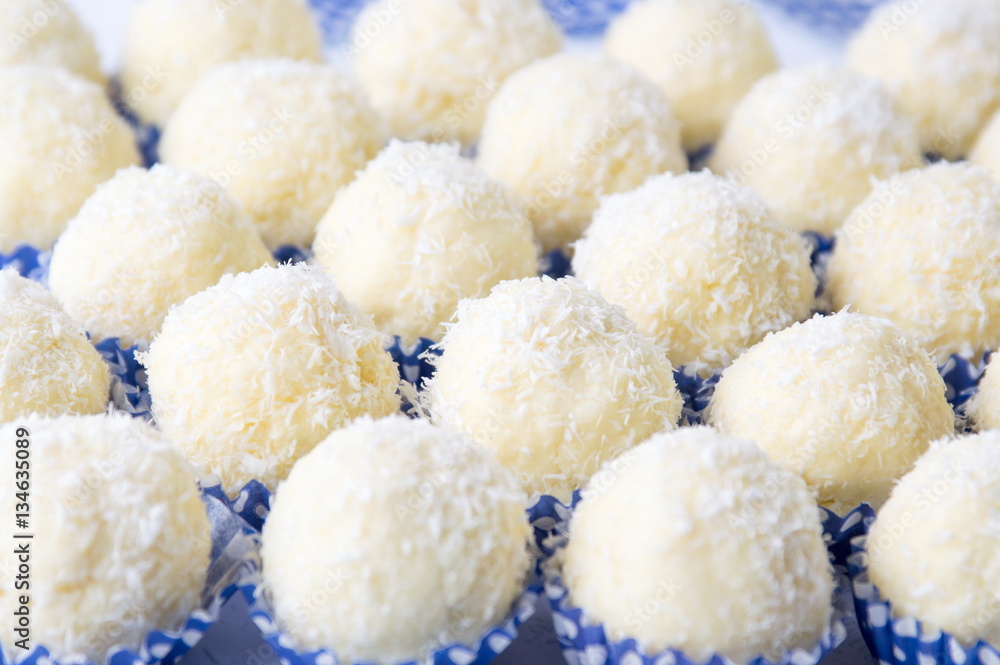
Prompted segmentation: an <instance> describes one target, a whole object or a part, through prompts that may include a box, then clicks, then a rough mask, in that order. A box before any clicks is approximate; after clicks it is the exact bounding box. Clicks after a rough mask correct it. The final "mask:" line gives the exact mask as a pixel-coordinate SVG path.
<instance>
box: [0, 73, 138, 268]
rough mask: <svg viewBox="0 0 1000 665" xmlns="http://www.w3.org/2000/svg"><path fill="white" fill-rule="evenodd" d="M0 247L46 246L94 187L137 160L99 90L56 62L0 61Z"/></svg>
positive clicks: (129, 137) (129, 133) (0, 249)
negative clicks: (2, 64) (46, 64)
mask: <svg viewBox="0 0 1000 665" xmlns="http://www.w3.org/2000/svg"><path fill="white" fill-rule="evenodd" d="M0 90H3V91H4V92H3V103H2V104H0V145H2V146H3V159H0V252H9V251H11V250H12V249H13V248H14V247H16V246H17V245H19V244H22V243H26V244H30V245H33V246H34V247H38V248H40V249H47V248H48V247H49V246H51V245H52V243H53V242H54V241H55V239H56V238H57V237H58V236H59V234H60V233H62V231H63V229H64V228H65V227H66V223H67V222H68V221H69V220H70V219H71V218H72V217H73V216H74V215H75V214H76V213H77V211H78V210H79V209H80V206H82V205H83V202H84V201H86V200H87V197H89V196H90V195H91V194H92V193H93V192H94V189H96V188H97V186H98V185H99V184H100V183H102V182H104V181H105V180H107V179H108V178H110V177H111V176H113V175H114V173H115V171H117V170H118V169H120V168H124V167H126V166H130V165H132V164H138V163H139V153H138V151H137V150H136V147H135V137H134V136H133V135H132V131H131V130H130V129H129V127H128V126H127V125H126V124H125V122H124V121H123V120H121V119H120V118H119V117H118V114H117V113H115V110H114V109H113V108H112V107H111V103H110V102H109V101H108V99H107V97H106V96H105V94H104V90H103V89H102V88H101V87H100V86H98V85H96V84H94V83H92V82H90V81H87V80H86V79H82V78H80V77H78V76H75V75H73V74H70V73H69V72H67V71H65V70H63V69H57V68H54V67H53V68H50V67H42V66H38V65H18V66H10V67H0Z"/></svg>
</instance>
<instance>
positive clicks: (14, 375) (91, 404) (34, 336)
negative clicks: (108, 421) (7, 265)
mask: <svg viewBox="0 0 1000 665" xmlns="http://www.w3.org/2000/svg"><path fill="white" fill-rule="evenodd" d="M110 381H111V378H110V375H109V374H108V366H107V363H105V362H104V359H103V358H101V354H99V353H98V352H97V349H95V348H94V347H93V346H91V344H90V341H88V340H87V334H86V333H85V332H84V331H83V329H82V328H81V327H80V326H79V325H78V324H77V323H76V322H75V321H73V320H72V319H71V318H70V317H69V316H68V315H67V314H66V312H64V311H63V310H62V308H61V307H60V306H59V303H58V302H57V301H56V299H55V297H54V296H53V295H52V294H51V293H49V292H48V291H46V290H45V288H44V287H42V286H41V285H40V284H38V283H36V282H32V281H30V280H27V279H25V278H23V277H21V276H19V275H18V274H17V273H16V272H14V270H12V269H8V270H3V271H0V423H7V422H12V421H14V420H16V419H19V418H23V417H24V416H27V415H28V414H29V413H37V414H40V415H43V416H56V415H60V414H63V413H78V414H87V413H101V412H102V411H104V410H105V409H107V407H108V387H109V384H110Z"/></svg>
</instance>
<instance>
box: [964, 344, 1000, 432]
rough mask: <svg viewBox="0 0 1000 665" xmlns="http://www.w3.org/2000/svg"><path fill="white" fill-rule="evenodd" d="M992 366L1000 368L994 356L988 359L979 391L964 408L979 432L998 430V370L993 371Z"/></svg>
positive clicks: (999, 370)
mask: <svg viewBox="0 0 1000 665" xmlns="http://www.w3.org/2000/svg"><path fill="white" fill-rule="evenodd" d="M994 365H996V366H997V367H1000V363H998V362H997V361H996V356H993V357H991V358H990V362H989V365H987V366H986V371H985V372H984V373H983V377H982V379H981V380H980V381H979V391H978V392H977V393H976V395H975V396H974V397H973V398H972V399H971V400H970V401H969V402H968V406H967V408H966V413H967V414H968V415H969V416H970V417H971V418H972V422H973V423H974V424H975V426H976V429H977V430H979V431H983V430H989V429H1000V369H993V366H994Z"/></svg>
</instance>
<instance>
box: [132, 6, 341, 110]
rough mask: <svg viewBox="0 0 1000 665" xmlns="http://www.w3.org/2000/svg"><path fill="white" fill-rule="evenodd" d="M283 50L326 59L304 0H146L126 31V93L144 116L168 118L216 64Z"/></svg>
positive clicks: (301, 56) (275, 55)
mask: <svg viewBox="0 0 1000 665" xmlns="http://www.w3.org/2000/svg"><path fill="white" fill-rule="evenodd" d="M280 57H288V58H293V59H295V60H313V61H317V62H318V61H319V60H320V59H321V41H320V34H319V28H318V26H317V25H316V22H315V20H314V19H313V17H312V15H311V14H310V12H309V8H308V6H307V5H306V3H305V2H304V0H141V1H140V2H137V3H136V4H135V5H134V6H133V7H132V8H131V11H130V14H129V18H128V28H127V30H126V31H125V43H124V46H123V53H122V71H121V78H122V94H123V97H124V99H125V101H126V102H127V103H128V104H129V105H130V106H131V107H132V108H133V109H134V110H135V111H136V113H138V115H139V117H140V118H141V119H142V120H143V122H146V123H151V124H155V125H161V126H162V125H163V124H164V123H166V121H167V120H168V119H169V118H170V115H171V114H172V113H173V112H174V109H176V108H177V105H178V104H179V103H180V101H181V99H182V98H183V97H184V95H185V94H187V92H188V91H189V90H190V89H191V88H192V87H193V86H194V84H195V82H196V81H197V80H198V79H199V78H200V77H201V76H202V75H203V74H204V73H205V72H207V71H209V70H210V69H212V68H214V67H217V66H219V65H223V64H226V63H229V62H236V61H237V60H245V59H248V58H280Z"/></svg>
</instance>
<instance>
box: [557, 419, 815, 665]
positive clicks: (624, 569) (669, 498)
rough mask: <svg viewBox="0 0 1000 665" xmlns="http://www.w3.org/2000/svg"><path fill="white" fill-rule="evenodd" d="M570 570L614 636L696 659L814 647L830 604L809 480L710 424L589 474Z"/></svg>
mask: <svg viewBox="0 0 1000 665" xmlns="http://www.w3.org/2000/svg"><path fill="white" fill-rule="evenodd" d="M563 578H564V581H565V584H566V588H567V589H569V592H570V599H571V601H572V602H573V604H575V605H576V606H577V607H580V608H582V609H583V610H584V614H585V616H586V617H587V618H588V619H590V620H593V621H598V622H602V623H603V624H604V627H605V630H606V631H607V632H608V636H609V637H610V638H611V639H614V640H621V639H625V638H627V637H632V638H635V639H637V640H638V641H639V643H640V644H641V646H643V647H645V649H646V651H647V652H648V653H655V652H658V651H662V650H664V649H666V648H674V649H677V650H679V651H682V652H684V654H685V655H686V656H688V657H689V658H690V659H691V660H698V662H702V660H708V659H709V658H710V657H711V656H712V654H719V655H721V656H725V657H728V658H731V659H732V660H733V661H735V662H737V663H745V662H747V661H749V660H750V659H751V658H754V657H756V656H759V655H761V654H764V655H767V656H768V660H769V661H771V662H779V660H780V658H781V656H782V655H783V654H784V653H785V652H786V651H788V650H791V649H793V648H797V647H803V648H807V649H811V648H812V647H814V646H815V644H816V643H817V642H819V640H820V639H821V638H822V637H823V635H824V634H825V632H826V630H827V628H828V625H829V620H830V616H831V614H832V594H833V575H832V569H831V566H830V563H829V560H828V554H827V550H826V546H825V545H824V543H823V536H822V530H821V528H820V521H819V513H818V511H817V510H816V504H815V503H814V502H813V497H812V494H811V493H810V492H809V490H808V488H807V487H806V485H805V483H804V482H802V480H801V479H800V478H797V477H796V476H794V475H793V474H792V473H790V472H789V471H786V470H785V469H783V468H782V467H781V466H779V465H777V464H775V463H774V462H772V461H771V460H770V459H768V457H767V455H765V454H764V453H763V452H762V451H761V450H760V449H759V448H758V447H757V446H755V445H754V444H753V443H752V442H750V441H743V440H740V439H733V438H729V437H726V436H723V435H720V434H718V433H716V432H715V431H713V430H712V429H710V428H707V427H698V428H684V429H681V430H678V431H676V432H669V433H663V434H659V435H657V436H654V437H653V438H652V439H650V440H648V441H646V442H645V443H642V444H640V445H639V446H637V447H635V448H634V449H632V450H630V451H628V452H627V453H625V454H624V455H622V456H621V457H619V458H617V459H615V460H614V461H613V462H611V463H610V464H608V465H606V466H605V467H604V469H602V471H601V472H600V473H599V474H598V475H596V476H595V477H594V478H593V479H592V480H591V482H590V485H589V486H588V487H587V489H586V490H585V492H584V499H583V501H582V502H581V503H580V504H579V505H578V506H577V508H576V510H575V511H574V513H573V517H572V521H571V522H570V535H569V544H568V545H567V547H566V550H565V554H564V561H563ZM637 613H640V614H641V616H640V615H639V614H637Z"/></svg>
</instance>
